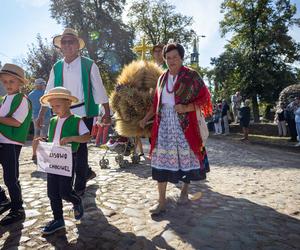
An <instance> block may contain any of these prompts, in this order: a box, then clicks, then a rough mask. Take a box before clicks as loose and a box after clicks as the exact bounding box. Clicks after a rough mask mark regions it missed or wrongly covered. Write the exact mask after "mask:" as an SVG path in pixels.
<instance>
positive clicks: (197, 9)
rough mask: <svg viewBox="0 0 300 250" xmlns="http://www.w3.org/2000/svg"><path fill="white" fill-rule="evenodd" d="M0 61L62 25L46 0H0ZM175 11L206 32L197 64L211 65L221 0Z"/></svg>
mask: <svg viewBox="0 0 300 250" xmlns="http://www.w3.org/2000/svg"><path fill="white" fill-rule="evenodd" d="M0 2H1V8H0V24H1V33H0V44H1V46H0V61H1V62H2V65H3V63H6V62H14V61H15V60H19V59H20V58H24V57H25V56H26V53H27V51H28V47H29V46H30V45H31V44H32V43H36V36H37V34H38V33H40V35H41V36H42V38H47V39H49V41H51V40H52V37H53V36H54V35H56V34H60V33H61V32H62V30H63V28H62V27H61V26H60V25H58V24H57V23H56V21H55V20H54V19H52V18H51V17H50V12H49V2H50V1H49V0H0ZM169 2H170V3H171V4H173V5H175V6H176V8H177V11H178V12H180V13H182V14H184V15H188V16H192V17H193V18H194V24H193V27H192V28H193V29H194V30H195V31H196V32H197V34H199V35H205V36H206V37H205V38H201V39H200V41H199V52H200V66H204V67H208V66H210V58H211V57H217V56H218V55H219V54H220V53H222V51H223V46H224V44H225V43H226V40H225V39H226V38H225V39H221V38H220V34H219V21H220V20H221V19H222V15H221V14H220V8H219V7H220V4H221V2H222V0H210V1H207V0H184V1H183V0H169ZM291 2H292V3H296V4H297V9H298V10H297V17H300V1H299V0H291ZM290 33H291V35H292V37H293V38H294V39H295V40H296V41H298V42H300V28H297V27H294V28H293V29H291V30H290Z"/></svg>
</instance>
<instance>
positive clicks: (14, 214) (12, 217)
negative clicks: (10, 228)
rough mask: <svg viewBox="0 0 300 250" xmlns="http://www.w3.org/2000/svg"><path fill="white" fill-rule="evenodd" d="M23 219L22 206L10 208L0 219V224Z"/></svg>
mask: <svg viewBox="0 0 300 250" xmlns="http://www.w3.org/2000/svg"><path fill="white" fill-rule="evenodd" d="M24 220H25V211H24V209H23V208H20V209H18V210H11V211H10V212H9V213H8V214H7V215H6V216H5V217H4V218H3V219H2V220H1V221H0V225H1V226H7V225H10V224H13V223H15V222H23V221H24Z"/></svg>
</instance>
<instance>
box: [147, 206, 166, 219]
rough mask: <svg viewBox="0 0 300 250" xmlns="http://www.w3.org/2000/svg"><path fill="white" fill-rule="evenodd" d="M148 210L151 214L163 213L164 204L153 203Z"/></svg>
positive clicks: (164, 209) (164, 210)
mask: <svg viewBox="0 0 300 250" xmlns="http://www.w3.org/2000/svg"><path fill="white" fill-rule="evenodd" d="M149 212H150V213H151V215H154V216H155V215H156V216H158V215H162V214H163V213H165V212H166V208H165V207H164V206H160V205H159V204H157V205H155V206H154V207H152V208H151V209H150V210H149Z"/></svg>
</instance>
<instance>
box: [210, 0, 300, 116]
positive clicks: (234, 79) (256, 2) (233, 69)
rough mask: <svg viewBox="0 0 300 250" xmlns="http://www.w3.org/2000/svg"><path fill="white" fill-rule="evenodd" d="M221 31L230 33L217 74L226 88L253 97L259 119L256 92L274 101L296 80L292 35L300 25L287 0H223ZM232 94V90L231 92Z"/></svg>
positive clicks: (297, 53)
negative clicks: (291, 31)
mask: <svg viewBox="0 0 300 250" xmlns="http://www.w3.org/2000/svg"><path fill="white" fill-rule="evenodd" d="M221 10H222V12H223V13H224V19H223V20H222V21H221V23H220V27H221V32H222V35H223V36H224V35H226V34H228V33H230V34H232V38H231V40H230V43H229V44H228V45H227V46H226V47H225V52H224V53H223V54H221V55H220V56H219V57H218V58H214V59H213V60H212V62H213V64H214V65H215V74H216V79H217V81H218V82H219V83H220V85H221V89H222V88H225V89H226V90H227V92H231V91H233V90H241V92H242V94H243V95H244V96H245V97H247V98H251V99H252V104H253V111H254V118H255V120H256V121H258V118H259V111H258V103H257V97H259V99H260V100H262V101H266V102H270V103H274V102H275V101H276V100H277V98H278V95H279V93H280V91H281V90H282V89H283V88H284V87H286V86H287V85H289V84H291V83H293V82H295V81H296V74H295V72H296V71H295V70H294V69H293V66H292V63H294V62H295V61H296V60H299V59H300V44H299V43H297V42H295V41H294V40H293V39H292V38H291V36H290V35H289V34H288V30H289V27H290V26H292V25H293V24H296V25H299V19H296V18H294V15H295V13H296V7H295V6H294V5H292V4H291V3H290V1H289V0H276V1H275V0H274V1H272V0H224V2H223V3H222V5H221ZM231 93H232V92H231Z"/></svg>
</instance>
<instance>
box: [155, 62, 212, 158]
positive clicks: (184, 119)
mask: <svg viewBox="0 0 300 250" xmlns="http://www.w3.org/2000/svg"><path fill="white" fill-rule="evenodd" d="M168 74H169V71H166V72H165V73H164V74H162V75H161V76H160V78H159V79H158V82H157V86H156V90H155V95H154V100H153V105H152V107H153V110H154V113H155V117H154V123H153V126H152V133H151V150H150V155H151V154H152V152H153V149H154V147H155V144H156V140H157V136H158V129H159V124H160V115H161V107H162V104H161V94H162V90H163V88H164V86H165V84H166V81H168ZM174 94H175V104H190V103H194V105H196V106H198V107H200V108H201V110H202V111H203V113H204V115H205V116H208V115H210V114H211V113H212V104H211V100H210V93H209V90H208V88H207V87H206V86H205V83H204V82H203V80H202V78H201V77H200V76H199V74H198V73H197V72H196V71H194V70H192V69H190V68H187V67H184V66H182V67H181V68H180V71H179V73H178V77H177V81H176V83H175V85H174ZM178 118H179V121H180V125H181V127H182V130H183V132H184V135H185V138H186V140H187V142H188V144H189V146H190V148H191V149H192V150H193V152H194V153H195V155H196V156H197V157H198V159H199V161H202V160H203V157H204V155H203V150H202V148H203V145H202V139H201V136H200V131H199V126H198V121H197V116H196V112H195V111H193V112H188V113H182V114H178Z"/></svg>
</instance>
